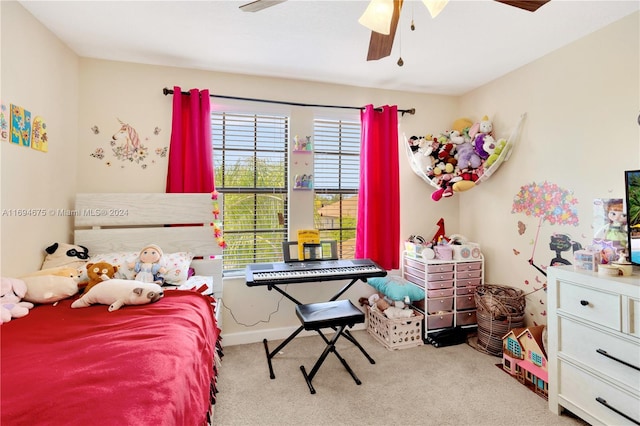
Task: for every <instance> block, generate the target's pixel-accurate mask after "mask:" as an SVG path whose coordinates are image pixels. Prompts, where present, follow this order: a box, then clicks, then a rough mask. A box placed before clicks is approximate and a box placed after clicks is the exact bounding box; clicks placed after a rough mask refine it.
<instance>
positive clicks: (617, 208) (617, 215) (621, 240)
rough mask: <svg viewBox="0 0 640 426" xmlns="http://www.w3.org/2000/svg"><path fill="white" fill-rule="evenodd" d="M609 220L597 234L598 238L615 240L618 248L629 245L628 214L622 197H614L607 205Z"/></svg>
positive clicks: (614, 242)
mask: <svg viewBox="0 0 640 426" xmlns="http://www.w3.org/2000/svg"><path fill="white" fill-rule="evenodd" d="M606 212H607V219H608V220H609V222H608V223H607V224H605V225H604V226H603V227H602V228H600V229H599V230H598V232H596V234H595V239H597V240H607V241H613V244H614V246H615V247H617V248H624V249H626V247H627V214H626V213H625V212H624V209H623V207H622V200H621V199H612V200H611V201H609V202H608V203H607V206H606Z"/></svg>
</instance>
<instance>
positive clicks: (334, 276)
mask: <svg viewBox="0 0 640 426" xmlns="http://www.w3.org/2000/svg"><path fill="white" fill-rule="evenodd" d="M245 274H246V281H247V285H248V286H259V285H275V284H293V283H305V282H314V281H334V280H346V279H356V280H357V279H361V280H365V279H367V278H373V277H384V276H385V275H387V271H385V270H384V269H382V268H381V267H380V266H378V265H377V264H376V263H375V262H374V261H372V260H370V259H341V260H313V261H301V262H287V263H284V262H278V263H254V264H252V265H247V267H246V270H245Z"/></svg>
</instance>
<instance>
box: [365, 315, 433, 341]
mask: <svg viewBox="0 0 640 426" xmlns="http://www.w3.org/2000/svg"><path fill="white" fill-rule="evenodd" d="M413 313H414V316H412V317H409V318H393V319H392V318H387V317H386V316H385V315H384V314H383V313H381V312H379V311H377V310H374V309H371V308H369V307H367V319H368V321H367V323H368V324H367V331H369V334H371V335H372V336H373V337H374V338H375V339H376V340H377V341H379V342H380V343H382V344H383V345H384V346H385V347H386V348H387V349H390V350H395V349H405V348H412V347H415V346H422V345H423V344H424V342H423V340H422V323H423V320H424V315H422V314H421V313H419V312H418V311H416V310H414V311H413Z"/></svg>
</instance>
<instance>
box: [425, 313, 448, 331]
mask: <svg viewBox="0 0 640 426" xmlns="http://www.w3.org/2000/svg"><path fill="white" fill-rule="evenodd" d="M448 327H453V312H450V313H446V314H435V315H427V328H428V329H429V330H435V329H437V328H448Z"/></svg>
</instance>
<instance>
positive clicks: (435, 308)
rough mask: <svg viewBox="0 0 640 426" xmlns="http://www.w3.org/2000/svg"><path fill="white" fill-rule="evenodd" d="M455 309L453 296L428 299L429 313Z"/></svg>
mask: <svg viewBox="0 0 640 426" xmlns="http://www.w3.org/2000/svg"><path fill="white" fill-rule="evenodd" d="M452 309H453V297H438V298H436V299H428V300H427V313H429V314H434V313H436V312H443V311H450V310H452Z"/></svg>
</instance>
